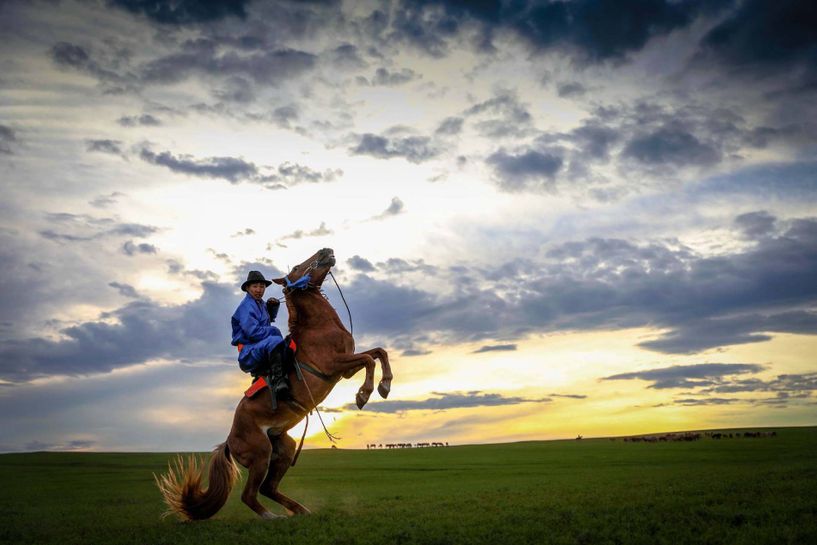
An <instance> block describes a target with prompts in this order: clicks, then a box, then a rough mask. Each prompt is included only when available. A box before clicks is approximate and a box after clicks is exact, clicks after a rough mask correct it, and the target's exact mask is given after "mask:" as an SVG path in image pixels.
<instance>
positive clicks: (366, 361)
mask: <svg viewBox="0 0 817 545" xmlns="http://www.w3.org/2000/svg"><path fill="white" fill-rule="evenodd" d="M332 365H333V367H334V373H340V374H342V375H343V377H344V378H349V377H351V376H352V375H354V374H355V373H357V372H358V371H359V370H360V369H361V368H364V367H365V368H366V380H364V381H363V385H362V386H361V387H360V389H359V390H358V391H357V395H356V396H355V403H357V408H358V409H362V408H363V406H364V405H365V404H366V402H367V401H369V396H371V395H372V392H373V391H374V358H372V357H371V356H370V355H369V354H366V353H361V354H348V355H344V356H337V357H336V358H335V360H334V361H333V362H332ZM334 373H333V374H334Z"/></svg>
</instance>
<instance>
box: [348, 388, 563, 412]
mask: <svg viewBox="0 0 817 545" xmlns="http://www.w3.org/2000/svg"><path fill="white" fill-rule="evenodd" d="M432 394H434V395H435V396H436V397H430V398H428V399H424V400H422V401H412V400H406V401H398V400H393V401H373V402H372V403H370V404H368V405H367V406H366V410H367V411H372V412H376V413H400V412H404V411H444V410H446V409H462V408H468V407H495V406H498V405H518V404H520V403H548V402H550V399H549V398H546V397H544V398H539V399H527V398H524V397H505V396H503V395H501V394H485V393H482V392H479V391H473V392H467V393H463V392H453V393H442V392H432ZM343 408H344V409H345V410H347V411H351V410H357V406H356V405H355V404H354V403H349V404H348V405H345V406H344V407H343Z"/></svg>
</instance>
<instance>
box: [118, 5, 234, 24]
mask: <svg viewBox="0 0 817 545" xmlns="http://www.w3.org/2000/svg"><path fill="white" fill-rule="evenodd" d="M108 2H109V3H110V4H111V5H113V6H117V7H120V8H123V9H125V10H127V11H129V12H131V13H133V14H138V15H144V16H146V17H149V18H150V19H152V20H154V21H156V22H157V23H163V24H169V25H184V24H191V23H208V22H212V21H216V20H218V19H224V18H226V17H238V18H240V19H243V18H245V17H246V16H247V12H246V6H247V4H249V0H231V1H229V2H224V1H219V0H200V1H195V2H175V1H172V0H108Z"/></svg>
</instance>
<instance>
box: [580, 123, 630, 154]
mask: <svg viewBox="0 0 817 545" xmlns="http://www.w3.org/2000/svg"><path fill="white" fill-rule="evenodd" d="M569 139H570V140H571V141H572V142H573V143H574V144H575V145H576V147H577V149H578V155H579V157H580V158H581V160H584V159H590V160H593V161H598V162H606V161H607V160H608V159H609V157H610V150H611V148H612V147H613V146H614V145H615V144H616V143H617V142H618V141H619V140H620V139H621V133H620V131H618V130H616V129H615V128H613V127H608V126H605V125H604V124H602V123H600V122H598V121H589V122H585V123H583V124H582V125H581V126H579V127H578V128H576V129H574V130H573V131H572V132H571V134H570V137H569Z"/></svg>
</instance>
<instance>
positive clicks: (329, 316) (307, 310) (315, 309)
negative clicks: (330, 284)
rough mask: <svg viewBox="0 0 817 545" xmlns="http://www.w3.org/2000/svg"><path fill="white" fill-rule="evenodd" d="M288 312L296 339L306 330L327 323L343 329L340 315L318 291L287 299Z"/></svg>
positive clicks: (291, 329) (290, 326)
mask: <svg viewBox="0 0 817 545" xmlns="http://www.w3.org/2000/svg"><path fill="white" fill-rule="evenodd" d="M287 310H288V311H289V332H290V333H291V334H292V335H293V336H294V337H297V335H298V332H302V331H304V330H305V329H309V328H312V327H318V326H322V325H325V324H327V323H334V324H337V325H339V326H340V327H343V323H342V322H341V321H340V317H339V316H338V313H337V312H335V309H334V308H332V305H330V304H329V301H327V300H326V299H324V297H323V296H322V295H321V294H320V292H318V291H308V292H305V293H300V294H298V295H297V296H296V297H289V298H287Z"/></svg>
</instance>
